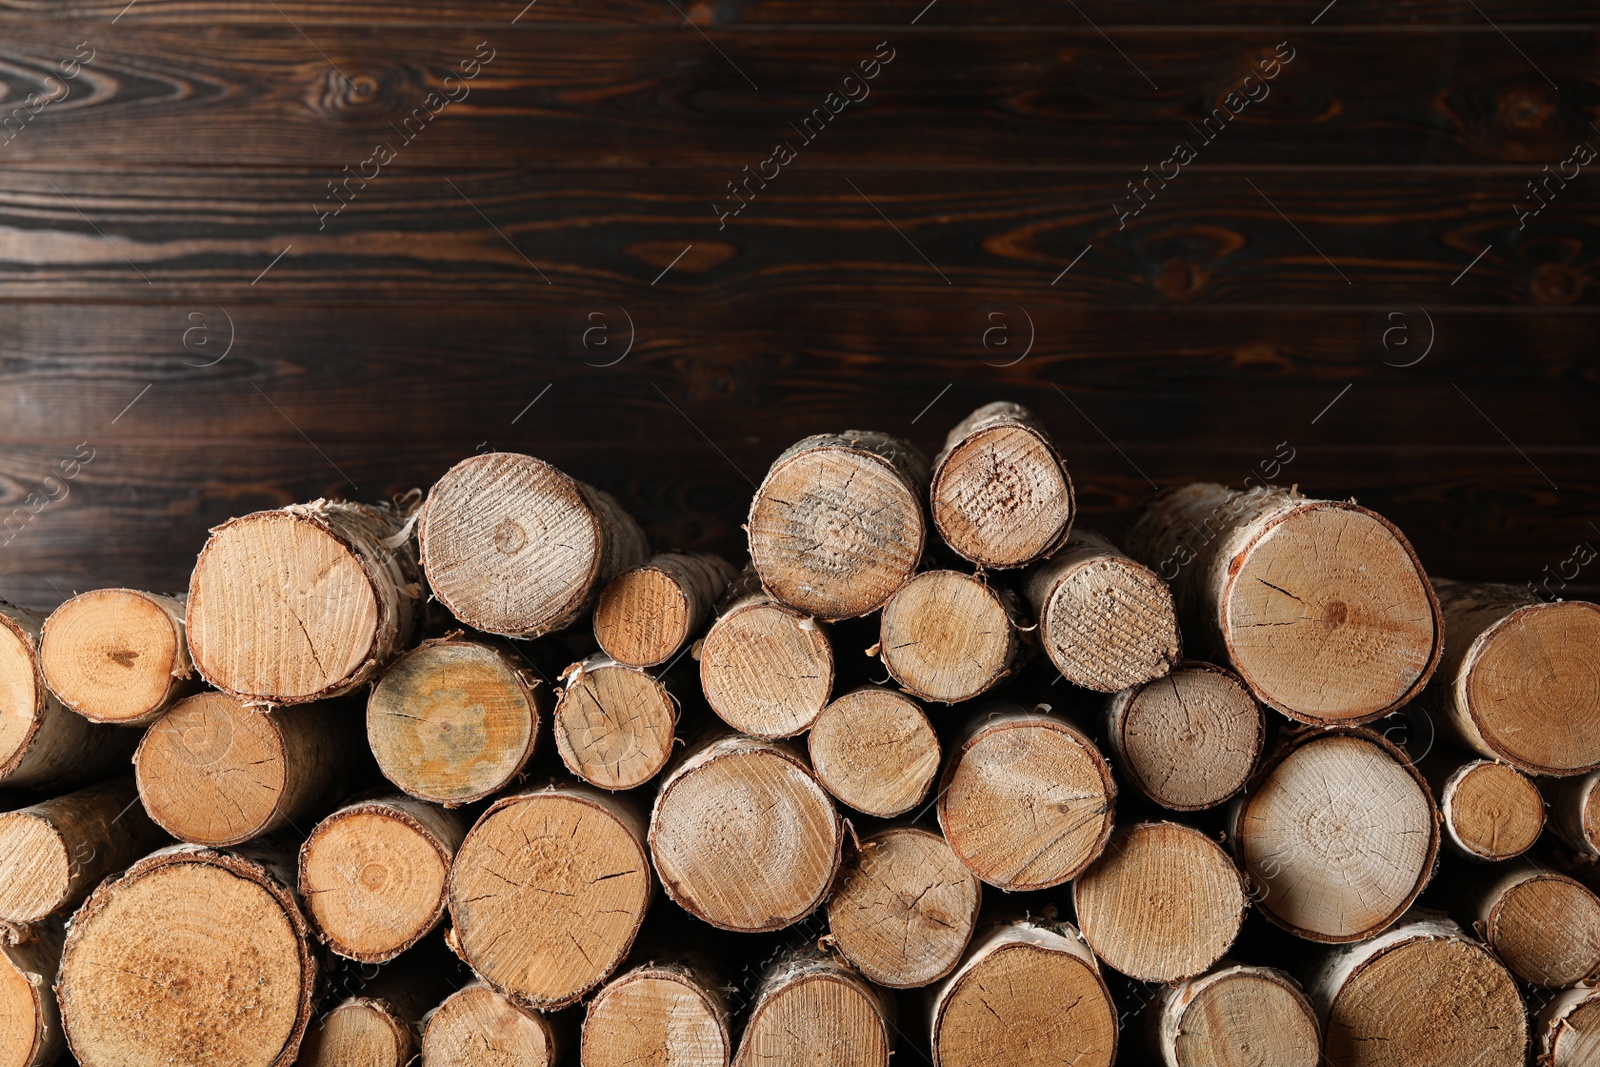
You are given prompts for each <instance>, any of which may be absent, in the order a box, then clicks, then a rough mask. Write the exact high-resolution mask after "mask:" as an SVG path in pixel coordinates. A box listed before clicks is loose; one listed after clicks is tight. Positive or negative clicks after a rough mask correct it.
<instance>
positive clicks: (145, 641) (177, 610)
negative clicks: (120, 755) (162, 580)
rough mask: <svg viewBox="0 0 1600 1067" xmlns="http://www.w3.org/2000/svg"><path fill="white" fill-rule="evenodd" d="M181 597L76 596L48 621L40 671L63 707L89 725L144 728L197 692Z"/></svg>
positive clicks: (115, 592) (134, 593) (132, 593)
mask: <svg viewBox="0 0 1600 1067" xmlns="http://www.w3.org/2000/svg"><path fill="white" fill-rule="evenodd" d="M183 612H184V598H183V597H182V596H176V597H171V596H162V595H160V594H159V593H143V592H140V591H139V590H137V589H96V590H94V591H93V592H89V593H80V594H79V595H77V596H75V597H73V598H71V599H70V600H68V601H67V602H66V603H64V604H62V605H61V606H60V607H59V608H57V609H56V610H55V611H54V612H52V613H51V614H50V617H49V618H48V619H46V620H45V622H44V628H43V634H42V636H41V639H40V642H39V666H40V668H41V669H42V670H43V672H44V679H45V682H46V683H47V684H48V685H49V686H50V689H51V691H52V692H54V693H55V695H56V696H57V697H58V698H60V700H61V703H62V704H64V705H65V706H67V707H68V708H71V709H72V710H73V711H75V712H77V713H78V714H79V715H82V716H83V717H84V718H86V719H89V720H90V721H92V722H104V723H115V724H117V725H120V726H143V725H146V724H148V723H150V722H153V721H154V720H155V719H157V718H158V717H159V716H160V715H161V713H162V712H164V711H166V710H167V708H168V707H170V706H171V705H172V703H173V701H175V700H177V699H178V698H179V697H181V696H183V695H185V694H187V693H189V692H192V691H193V689H194V687H195V686H194V682H195V673H194V665H193V664H192V663H191V662H190V660H189V644H188V639H187V637H186V636H185V632H184V628H183Z"/></svg>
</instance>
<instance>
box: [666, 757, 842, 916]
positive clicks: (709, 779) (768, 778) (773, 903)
mask: <svg viewBox="0 0 1600 1067" xmlns="http://www.w3.org/2000/svg"><path fill="white" fill-rule="evenodd" d="M649 840H650V854H651V856H652V857H653V858H654V860H655V868H656V873H657V874H658V875H660V878H661V885H662V888H664V889H665V890H666V891H667V895H668V896H670V897H671V898H672V899H673V900H674V901H675V902H677V903H678V904H679V905H680V906H681V907H682V908H683V909H684V910H685V911H687V912H689V913H690V914H691V915H694V916H695V917H697V918H699V919H703V920H704V921H706V922H708V923H710V924H711V925H712V926H717V927H720V928H722V929H724V930H739V931H745V932H754V931H759V930H777V929H780V928H782V927H785V926H788V925H790V924H791V923H794V922H797V921H799V920H800V919H803V918H805V917H806V916H807V915H809V914H811V913H812V912H813V911H815V910H816V909H817V907H818V906H819V905H821V903H822V900H823V898H824V897H825V896H826V895H827V892H828V888H829V886H830V884H831V883H832V882H833V877H834V874H835V873H836V872H837V871H838V869H839V863H840V858H841V853H840V850H841V848H842V846H843V843H844V823H843V820H841V819H840V817H839V812H838V809H837V808H835V807H834V804H833V800H832V798H830V797H829V796H828V794H827V792H826V791H825V790H824V789H823V788H822V785H821V783H819V782H818V781H817V779H816V777H815V775H813V774H812V772H811V769H810V768H809V767H808V766H807V764H806V761H805V758H804V757H803V756H802V755H801V754H800V753H798V752H797V751H795V750H794V749H793V748H791V747H788V746H786V745H780V744H776V743H773V742H769V741H761V740H757V739H754V738H749V737H739V736H733V737H723V738H719V739H714V740H708V741H705V742H703V743H701V744H700V745H698V746H696V747H695V748H693V749H691V750H690V752H689V753H688V754H687V755H686V756H685V757H684V758H683V759H682V760H681V761H680V762H679V763H678V765H677V766H676V767H675V768H673V769H672V770H671V771H669V772H668V774H667V777H666V778H665V779H664V780H663V781H662V783H661V786H660V789H659V790H658V791H657V793H656V799H655V805H654V807H653V808H652V810H651V812H650V838H649Z"/></svg>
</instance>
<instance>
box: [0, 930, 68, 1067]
mask: <svg viewBox="0 0 1600 1067" xmlns="http://www.w3.org/2000/svg"><path fill="white" fill-rule="evenodd" d="M61 939H62V929H61V924H60V923H59V922H52V923H44V924H40V925H37V926H24V925H19V924H14V923H0V1067H50V1065H51V1064H53V1063H55V1062H56V1061H57V1060H59V1059H60V1058H61V1056H62V1054H63V1053H65V1052H66V1050H67V1041H66V1038H65V1037H64V1036H63V1035H62V1033H61V1016H60V1013H59V1012H58V1011H57V1010H56V992H55V989H54V983H55V980H56V969H57V967H59V966H60V964H61Z"/></svg>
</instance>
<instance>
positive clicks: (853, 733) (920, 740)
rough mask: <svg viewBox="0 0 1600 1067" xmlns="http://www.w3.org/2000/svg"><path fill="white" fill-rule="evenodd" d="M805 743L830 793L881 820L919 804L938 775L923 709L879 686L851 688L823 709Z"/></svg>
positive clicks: (935, 747)
mask: <svg viewBox="0 0 1600 1067" xmlns="http://www.w3.org/2000/svg"><path fill="white" fill-rule="evenodd" d="M806 747H807V753H808V755H810V757H811V768H812V770H813V771H815V772H816V775H817V779H818V781H820V782H821V783H822V784H823V786H824V787H825V788H826V789H827V790H828V792H830V793H832V794H833V795H834V796H835V797H837V798H838V799H839V801H840V802H841V803H843V804H848V805H849V806H850V807H852V808H854V809H856V810H857V811H860V812H865V813H866V814H868V815H875V816H877V817H878V818H880V819H888V818H892V817H894V816H896V815H902V814H904V813H905V812H908V811H910V810H911V809H912V808H914V807H916V806H917V805H918V804H920V803H922V798H923V797H925V796H927V795H928V789H929V787H931V786H932V785H933V779H934V777H935V776H936V775H937V774H938V773H939V737H938V735H937V734H935V733H934V732H933V726H932V725H931V724H930V723H929V722H928V717H927V715H925V714H923V711H922V707H921V706H920V705H919V704H918V703H917V702H916V701H915V700H912V699H911V698H910V697H908V696H906V695H905V694H904V693H901V692H898V691H896V690H893V689H885V688H883V687H882V686H876V685H865V686H862V687H861V688H859V689H853V690H851V691H850V692H848V693H846V694H844V695H843V696H841V697H840V698H839V699H837V700H835V701H833V703H831V704H829V705H828V706H827V707H825V708H823V709H822V714H821V715H818V716H817V721H816V722H814V723H812V724H811V733H810V734H809V735H808V736H807V737H806Z"/></svg>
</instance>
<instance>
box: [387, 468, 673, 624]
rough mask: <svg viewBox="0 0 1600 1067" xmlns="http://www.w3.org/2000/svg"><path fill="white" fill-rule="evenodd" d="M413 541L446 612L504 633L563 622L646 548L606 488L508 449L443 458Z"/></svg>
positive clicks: (575, 615) (640, 559)
mask: <svg viewBox="0 0 1600 1067" xmlns="http://www.w3.org/2000/svg"><path fill="white" fill-rule="evenodd" d="M417 543H418V545H419V546H420V548H421V554H422V569H423V571H424V572H426V574H427V576H428V585H429V587H430V588H431V589H432V590H433V594H434V595H435V596H436V597H438V598H439V601H440V602H441V603H442V604H444V606H445V607H447V608H449V609H450V612H451V614H453V615H455V617H456V618H458V619H460V620H461V621H462V622H464V623H466V624H467V625H468V626H473V627H476V628H477V629H479V630H486V631H488V632H489V633H496V634H506V635H507V636H510V637H538V636H539V635H540V634H546V633H550V632H552V631H555V630H562V629H565V628H566V627H568V626H571V625H572V624H573V623H575V622H577V621H578V620H579V619H580V618H582V616H583V613H584V612H585V611H587V610H588V609H589V606H590V605H591V604H592V603H594V599H595V597H596V595H597V594H598V593H599V592H600V589H601V587H603V586H604V585H605V584H606V583H607V582H609V581H610V580H611V579H612V578H613V577H614V576H615V575H616V574H617V573H618V572H619V571H621V570H623V569H624V568H626V567H632V566H634V565H635V564H638V563H643V562H644V559H645V556H647V555H648V554H649V549H648V545H647V544H646V541H645V536H644V531H643V530H641V529H640V528H639V524H638V523H637V522H635V521H634V520H633V517H632V516H630V515H629V514H628V513H627V512H626V511H624V510H623V509H622V505H621V504H619V503H617V500H616V498H615V497H613V496H612V495H611V494H610V493H605V492H601V491H600V490H599V489H595V488H594V487H592V486H589V485H585V484H584V483H582V482H579V481H575V480H573V479H572V478H569V477H568V476H567V475H565V474H563V473H562V472H561V471H559V470H557V469H556V468H554V467H552V466H551V465H550V464H548V463H546V462H544V461H543V460H541V459H535V458H534V457H532V456H524V455H519V454H518V453H515V452H487V453H484V454H482V455H477V456H471V457H469V458H467V459H464V460H462V461H461V462H460V463H457V464H456V465H455V466H454V467H451V468H450V470H449V471H447V472H446V473H445V476H444V477H443V478H440V479H439V481H438V482H437V483H436V484H435V485H434V487H433V488H432V489H431V490H429V491H428V499H427V502H426V503H425V504H423V506H422V513H421V519H420V521H419V522H418V524H417Z"/></svg>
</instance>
